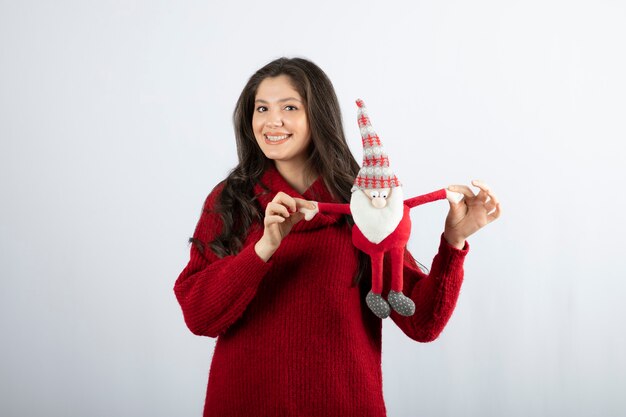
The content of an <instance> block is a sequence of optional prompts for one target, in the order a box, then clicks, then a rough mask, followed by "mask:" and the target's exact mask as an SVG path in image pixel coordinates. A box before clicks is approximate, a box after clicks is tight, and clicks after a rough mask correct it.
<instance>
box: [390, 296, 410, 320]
mask: <svg viewBox="0 0 626 417" xmlns="http://www.w3.org/2000/svg"><path fill="white" fill-rule="evenodd" d="M387 300H389V304H391V308H393V309H394V310H395V311H397V312H398V314H400V315H402V316H412V315H413V313H415V303H414V302H413V300H411V299H410V298H409V297H407V296H406V295H404V294H402V293H401V292H398V291H389V295H388V296H387Z"/></svg>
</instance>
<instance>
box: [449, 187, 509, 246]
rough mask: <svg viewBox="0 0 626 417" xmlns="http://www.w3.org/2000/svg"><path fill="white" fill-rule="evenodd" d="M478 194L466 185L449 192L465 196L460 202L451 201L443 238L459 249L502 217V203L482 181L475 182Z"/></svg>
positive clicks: (452, 188) (453, 188)
mask: <svg viewBox="0 0 626 417" xmlns="http://www.w3.org/2000/svg"><path fill="white" fill-rule="evenodd" d="M472 185H474V186H476V187H478V188H479V189H480V191H479V192H478V194H474V192H473V191H472V190H471V189H470V188H469V187H468V186H466V185H451V186H449V187H448V190H449V191H453V192H457V193H461V194H463V199H462V200H461V201H459V202H454V200H452V199H448V200H449V201H450V211H449V212H448V217H447V218H446V227H445V229H444V232H443V236H444V238H445V239H446V241H447V242H448V243H449V244H450V245H451V246H454V247H456V248H458V249H462V248H463V247H464V246H465V239H467V238H468V237H469V236H470V235H472V234H474V233H475V232H477V231H478V230H480V229H481V228H483V227H484V226H486V225H487V224H489V223H491V222H492V221H494V220H496V219H497V218H498V217H500V213H501V211H500V202H499V201H498V199H497V198H496V196H495V194H494V193H493V192H492V191H491V189H490V188H489V187H488V186H487V185H486V184H485V183H483V182H482V181H478V180H474V181H472Z"/></svg>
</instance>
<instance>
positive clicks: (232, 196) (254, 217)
mask: <svg viewBox="0 0 626 417" xmlns="http://www.w3.org/2000/svg"><path fill="white" fill-rule="evenodd" d="M279 75H286V76H288V77H289V79H290V81H291V83H292V86H293V88H294V89H295V90H296V91H298V93H299V94H300V97H302V99H303V100H304V104H305V109H306V112H307V119H308V122H309V131H310V133H311V146H310V149H309V156H308V159H307V160H306V163H305V166H304V173H305V178H313V177H314V175H320V176H321V177H322V179H323V181H324V183H325V185H326V187H327V188H328V190H329V191H330V193H331V194H332V195H333V197H335V198H336V199H338V200H339V201H341V202H343V203H348V202H349V201H350V189H351V187H352V184H353V182H354V178H355V177H356V175H357V173H358V171H359V164H358V163H357V162H356V160H355V159H354V156H353V155H352V153H351V152H350V149H349V147H348V144H347V142H346V138H345V134H344V130H343V123H342V119H341V111H340V108H339V102H338V100H337V95H336V94H335V89H334V87H333V85H332V83H331V81H330V79H329V78H328V76H327V75H326V74H325V73H324V71H322V69H321V68H319V67H318V66H317V65H315V64H314V63H313V62H311V61H308V60H306V59H303V58H285V57H283V58H279V59H276V60H274V61H272V62H270V63H268V64H267V65H265V66H264V67H262V68H261V69H259V70H258V71H257V72H255V73H254V74H253V75H252V76H251V77H250V79H249V80H248V82H247V83H246V85H245V87H244V88H243V91H242V92H241V95H240V96H239V99H238V100H237V104H236V106H235V111H234V112H233V125H234V128H235V138H236V141H237V156H238V158H239V163H238V164H237V166H236V167H235V168H234V169H233V170H232V171H231V172H230V173H229V174H228V176H227V177H226V179H225V180H224V181H222V183H220V184H218V186H223V188H222V191H221V194H220V196H219V198H218V199H217V200H216V204H215V207H214V208H213V209H212V212H214V213H218V214H219V215H220V217H221V219H222V223H223V226H222V230H221V233H220V234H219V235H218V236H217V237H216V238H215V239H214V240H213V241H212V242H208V243H209V247H210V248H211V250H212V251H213V252H214V253H215V254H216V255H217V256H219V257H224V256H227V255H234V254H237V253H239V251H240V250H241V248H242V246H243V242H244V240H245V238H246V236H247V234H248V232H249V230H250V227H251V226H252V225H253V224H254V223H256V224H259V225H262V224H263V213H262V211H261V207H260V205H259V204H258V202H257V201H256V198H255V196H254V192H253V187H254V185H255V184H257V183H259V181H260V179H261V177H262V175H263V173H264V171H265V170H266V169H267V167H268V166H269V165H270V164H272V161H271V160H269V159H268V158H267V157H266V156H265V155H264V154H263V152H262V151H261V149H260V147H259V146H258V144H257V142H256V139H255V136H254V132H253V130H252V115H253V112H254V100H255V97H256V92H257V89H258V87H259V84H261V82H262V81H263V80H264V79H266V78H268V77H277V76H279ZM204 209H205V210H207V209H208V208H207V207H205V208H204ZM342 221H345V222H347V223H349V224H350V225H352V224H354V223H353V220H352V217H351V216H344V217H343V219H342ZM190 242H192V243H193V244H194V245H198V247H199V248H200V250H201V251H202V248H203V246H204V245H203V244H204V243H205V242H200V241H198V240H197V239H194V238H190ZM369 274H370V260H369V256H367V255H365V254H363V253H362V252H359V268H358V271H357V274H356V275H355V277H354V285H356V284H357V283H358V282H359V281H360V280H361V278H362V277H363V276H369Z"/></svg>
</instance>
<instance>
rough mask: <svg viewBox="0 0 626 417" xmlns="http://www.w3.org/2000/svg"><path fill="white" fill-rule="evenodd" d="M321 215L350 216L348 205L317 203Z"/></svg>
mask: <svg viewBox="0 0 626 417" xmlns="http://www.w3.org/2000/svg"><path fill="white" fill-rule="evenodd" d="M317 207H318V208H319V209H320V212H321V213H338V214H351V213H350V204H337V203H317Z"/></svg>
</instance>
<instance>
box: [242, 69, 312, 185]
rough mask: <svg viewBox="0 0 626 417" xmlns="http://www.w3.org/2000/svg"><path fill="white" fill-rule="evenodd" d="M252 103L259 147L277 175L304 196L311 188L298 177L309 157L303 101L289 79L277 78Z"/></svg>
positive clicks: (265, 83)
mask: <svg viewBox="0 0 626 417" xmlns="http://www.w3.org/2000/svg"><path fill="white" fill-rule="evenodd" d="M254 103H255V110H254V114H253V116H252V128H253V130H254V136H255V138H256V140H257V143H258V144H259V147H260V148H261V150H262V151H263V154H264V155H265V156H266V157H267V158H269V159H271V160H273V161H274V164H275V165H276V169H277V170H278V172H280V174H281V175H282V176H283V177H285V178H286V179H287V180H288V182H290V183H291V184H292V185H293V186H294V188H295V189H296V190H298V191H299V192H304V191H305V190H306V189H307V188H308V185H310V184H307V179H305V178H303V177H302V176H301V174H302V167H303V166H305V165H306V160H307V158H308V156H309V154H310V150H309V148H310V144H311V134H310V132H309V121H308V118H307V113H306V108H305V105H304V102H303V99H302V97H300V94H299V93H298V91H296V89H295V88H294V87H293V84H292V80H291V79H290V78H289V77H288V76H286V75H279V76H277V77H269V78H266V79H265V80H263V81H262V82H261V84H259V88H258V90H257V93H256V99H255V100H254ZM309 181H310V180H309Z"/></svg>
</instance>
